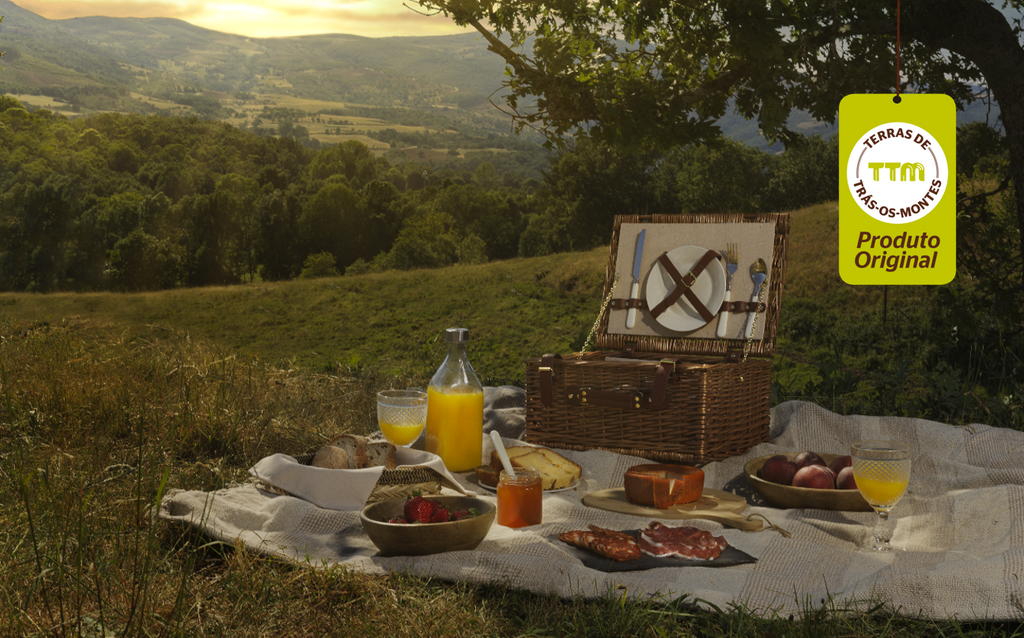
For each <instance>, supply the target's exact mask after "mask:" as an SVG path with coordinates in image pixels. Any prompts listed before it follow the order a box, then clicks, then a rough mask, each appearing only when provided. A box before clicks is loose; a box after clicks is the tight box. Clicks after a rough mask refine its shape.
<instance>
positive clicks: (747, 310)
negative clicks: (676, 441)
mask: <svg viewBox="0 0 1024 638" xmlns="http://www.w3.org/2000/svg"><path fill="white" fill-rule="evenodd" d="M641 234H642V236H643V241H642V242H640V244H641V246H639V247H640V250H639V251H638V250H637V249H638V239H639V238H640V237H641ZM788 239H789V215H788V214H787V213H756V214H752V215H744V214H734V213H716V214H696V215H619V216H616V218H615V228H614V231H613V233H612V242H611V249H610V251H609V258H608V270H607V272H606V275H605V285H604V299H605V300H607V304H606V307H604V309H603V313H602V316H601V320H600V323H599V325H598V331H597V335H596V346H597V348H599V349H601V350H628V349H632V350H635V351H639V352H659V353H665V354H682V355H695V356H712V357H714V356H723V357H724V356H727V355H729V354H730V353H735V352H736V351H739V350H742V351H744V352H745V353H746V354H748V355H749V356H753V357H771V356H772V355H773V354H774V353H775V339H776V336H777V334H778V326H779V309H780V307H781V305H782V287H783V285H784V284H785V276H786V252H787V244H788ZM727 244H734V245H735V247H736V251H735V252H736V253H737V260H736V261H737V263H736V269H735V274H734V275H733V276H732V283H731V286H730V285H729V275H728V272H727V271H728V268H727V264H726V261H727V260H726V253H727V250H726V247H727ZM638 253H639V257H638ZM758 258H760V259H763V260H764V262H765V266H766V268H765V270H766V272H765V277H766V279H765V281H764V285H763V291H762V292H761V294H760V295H758V294H757V293H756V292H755V284H754V280H753V279H752V277H751V265H752V264H754V263H755V262H756V260H757V259H758ZM636 264H639V273H640V276H639V278H638V280H635V279H634V277H633V272H634V266H635V265H636ZM634 284H636V285H634ZM727 288H731V289H730V290H729V291H728V293H726V290H727ZM634 291H635V293H636V294H635V295H634V294H633V293H634ZM609 293H610V294H609ZM631 307H632V308H634V309H635V313H636V320H635V324H632V325H630V324H629V323H628V322H627V316H628V314H629V310H630V308H631ZM755 309H758V310H759V312H757V313H756V321H754V322H753V327H754V330H753V337H752V338H751V337H749V336H748V335H749V329H750V322H751V320H752V319H753V317H754V313H753V312H752V311H754V310H755ZM722 313H726V314H727V315H728V318H727V320H726V323H725V324H724V328H725V331H724V336H723V337H719V336H717V332H718V330H719V321H720V315H721V314H722ZM627 326H629V327H627Z"/></svg>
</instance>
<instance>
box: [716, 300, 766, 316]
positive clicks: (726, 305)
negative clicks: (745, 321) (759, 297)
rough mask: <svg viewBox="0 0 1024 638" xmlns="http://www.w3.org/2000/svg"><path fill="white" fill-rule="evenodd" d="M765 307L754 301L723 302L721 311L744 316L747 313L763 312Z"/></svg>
mask: <svg viewBox="0 0 1024 638" xmlns="http://www.w3.org/2000/svg"><path fill="white" fill-rule="evenodd" d="M765 307H766V306H765V305H764V304H763V303H757V302H756V301H723V302H722V310H721V311H722V312H732V313H736V314H743V315H745V314H747V313H749V312H764V311H765Z"/></svg>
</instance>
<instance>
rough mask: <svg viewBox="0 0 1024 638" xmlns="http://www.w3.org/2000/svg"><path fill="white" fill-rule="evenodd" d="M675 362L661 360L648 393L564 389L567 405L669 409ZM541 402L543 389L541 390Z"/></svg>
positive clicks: (599, 389) (622, 389)
mask: <svg viewBox="0 0 1024 638" xmlns="http://www.w3.org/2000/svg"><path fill="white" fill-rule="evenodd" d="M675 366H676V360H675V359H663V360H662V361H661V362H660V363H659V364H658V369H657V370H656V371H655V373H654V386H653V387H652V388H651V391H650V392H642V391H641V390H639V389H637V388H619V389H615V390H605V389H601V388H584V387H580V386H576V387H572V388H566V389H565V401H566V403H567V404H568V405H576V406H584V405H593V406H597V407H602V408H618V409H620V410H663V409H665V408H667V407H669V393H668V380H669V378H670V377H671V376H672V374H673V373H674V372H675ZM541 397H542V399H541V400H543V389H542V390H541Z"/></svg>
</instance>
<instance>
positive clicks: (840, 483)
mask: <svg viewBox="0 0 1024 638" xmlns="http://www.w3.org/2000/svg"><path fill="white" fill-rule="evenodd" d="M836 488H837V489H840V490H855V489H857V481H855V480H854V479H853V468H852V467H849V466H847V467H844V468H843V469H841V470H839V476H837V477H836Z"/></svg>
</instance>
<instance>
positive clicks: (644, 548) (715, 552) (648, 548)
mask: <svg viewBox="0 0 1024 638" xmlns="http://www.w3.org/2000/svg"><path fill="white" fill-rule="evenodd" d="M637 545H638V546H639V548H640V551H641V552H643V553H644V554H648V555H650V556H660V557H664V556H678V557H680V558H692V559H697V560H714V559H716V558H718V557H719V556H720V555H721V553H722V552H723V551H724V550H725V549H726V548H727V547H728V546H729V543H727V542H726V541H725V538H724V537H722V536H715V535H713V534H711V533H710V532H705V531H704V530H700V529H697V528H696V527H669V526H668V525H663V524H661V523H659V522H658V521H651V524H650V525H648V526H647V529H645V530H642V531H641V532H640V540H639V541H638V543H637Z"/></svg>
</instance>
